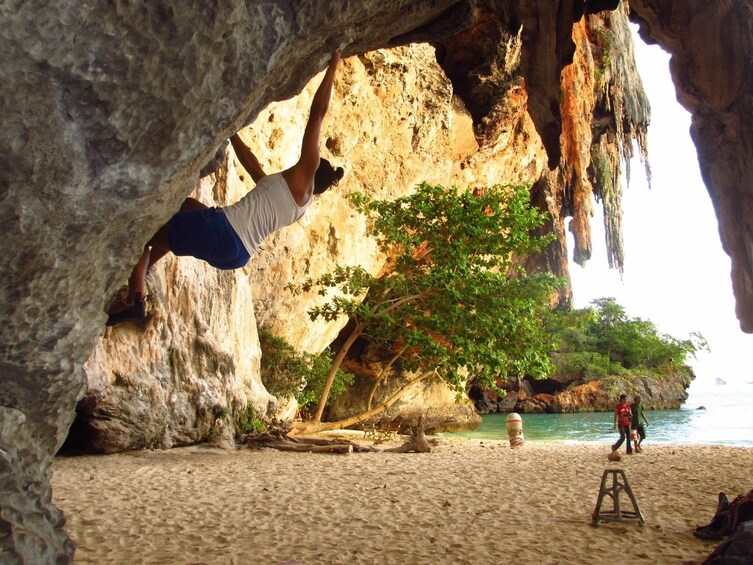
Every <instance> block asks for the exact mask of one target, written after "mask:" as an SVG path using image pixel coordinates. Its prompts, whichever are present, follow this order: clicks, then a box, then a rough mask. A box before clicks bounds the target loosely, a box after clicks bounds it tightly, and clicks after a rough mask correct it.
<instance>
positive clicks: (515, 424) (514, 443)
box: [505, 412, 524, 447]
mask: <svg viewBox="0 0 753 565" xmlns="http://www.w3.org/2000/svg"><path fill="white" fill-rule="evenodd" d="M505 424H506V425H507V438H508V439H509V440H510V447H519V446H521V445H523V442H524V440H523V418H521V417H520V414H518V413H516V412H512V413H511V414H508V415H507V418H505Z"/></svg>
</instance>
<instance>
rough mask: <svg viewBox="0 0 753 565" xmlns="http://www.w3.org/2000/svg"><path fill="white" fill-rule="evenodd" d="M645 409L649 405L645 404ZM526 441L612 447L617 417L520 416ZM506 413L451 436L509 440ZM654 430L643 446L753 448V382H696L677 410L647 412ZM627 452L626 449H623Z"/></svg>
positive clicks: (584, 414)
mask: <svg viewBox="0 0 753 565" xmlns="http://www.w3.org/2000/svg"><path fill="white" fill-rule="evenodd" d="M644 404H648V405H650V403H649V402H646V400H645V399H644ZM520 416H521V417H522V419H523V436H524V438H525V440H526V441H563V442H578V443H581V442H588V443H605V444H611V443H614V442H615V441H617V438H618V437H619V434H618V433H617V431H616V430H614V428H613V422H614V420H613V413H612V412H579V413H574V414H525V413H523V414H520ZM506 418H507V414H506V413H497V414H486V415H483V416H482V423H481V425H480V426H479V427H478V428H477V429H475V430H472V431H465V432H456V433H447V434H444V435H446V436H448V437H468V438H475V439H493V440H507V439H508V438H507V428H506V425H505V419H506ZM646 418H648V421H649V426H648V428H647V429H646V439H645V441H644V443H643V446H644V447H648V446H650V445H651V444H655V445H671V444H681V445H699V444H700V445H724V446H737V447H752V448H753V382H751V383H731V384H716V383H714V384H708V383H698V382H694V383H693V384H691V386H690V387H689V389H688V399H687V400H686V401H685V403H684V404H683V406H682V407H681V408H680V409H678V410H648V411H646ZM622 449H624V447H623V448H622Z"/></svg>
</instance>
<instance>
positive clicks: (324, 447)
mask: <svg viewBox="0 0 753 565" xmlns="http://www.w3.org/2000/svg"><path fill="white" fill-rule="evenodd" d="M289 431H290V428H289V426H286V425H284V424H273V425H272V426H270V427H269V428H268V429H267V430H265V431H263V432H260V433H256V434H247V435H245V436H243V437H242V438H241V439H240V443H242V444H245V445H247V446H248V447H252V448H262V447H271V448H273V449H279V450H280V451H297V452H308V453H353V452H356V453H358V452H366V451H379V450H378V449H376V448H374V447H368V446H365V445H359V444H357V443H354V442H352V441H348V440H343V439H331V440H329V439H324V438H307V437H301V436H295V437H291V436H289V435H288V432H289Z"/></svg>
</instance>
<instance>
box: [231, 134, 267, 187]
mask: <svg viewBox="0 0 753 565" xmlns="http://www.w3.org/2000/svg"><path fill="white" fill-rule="evenodd" d="M230 143H232V144H233V149H234V150H235V155H236V156H237V157H238V161H240V163H241V165H242V166H243V168H244V169H246V171H248V174H250V175H251V178H252V179H254V182H259V180H260V179H262V178H263V177H265V176H267V173H265V172H264V169H262V168H261V164H260V163H259V160H258V159H257V158H256V155H254V154H253V153H252V151H251V150H250V149H249V148H248V145H246V144H245V143H243V141H241V138H240V137H239V136H238V134H237V133H236V134H235V135H233V137H231V138H230Z"/></svg>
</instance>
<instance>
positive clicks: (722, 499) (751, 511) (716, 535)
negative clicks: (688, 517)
mask: <svg viewBox="0 0 753 565" xmlns="http://www.w3.org/2000/svg"><path fill="white" fill-rule="evenodd" d="M748 520H753V490H751V491H750V492H749V493H748V494H746V495H745V496H743V495H741V494H739V495H737V496H736V497H735V499H734V500H733V501H732V502H729V500H728V499H727V495H726V494H724V493H723V492H720V493H719V501H718V503H717V505H716V513H715V514H714V517H713V518H712V519H711V522H709V523H708V524H706V525H705V526H698V527H697V528H696V529H695V530H694V531H693V535H694V536H695V537H697V538H700V539H707V540H721V539H723V538H724V536H729V535H731V534H732V533H733V532H734V531H735V530H737V527H738V526H739V525H740V524H742V523H743V522H746V521H748Z"/></svg>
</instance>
